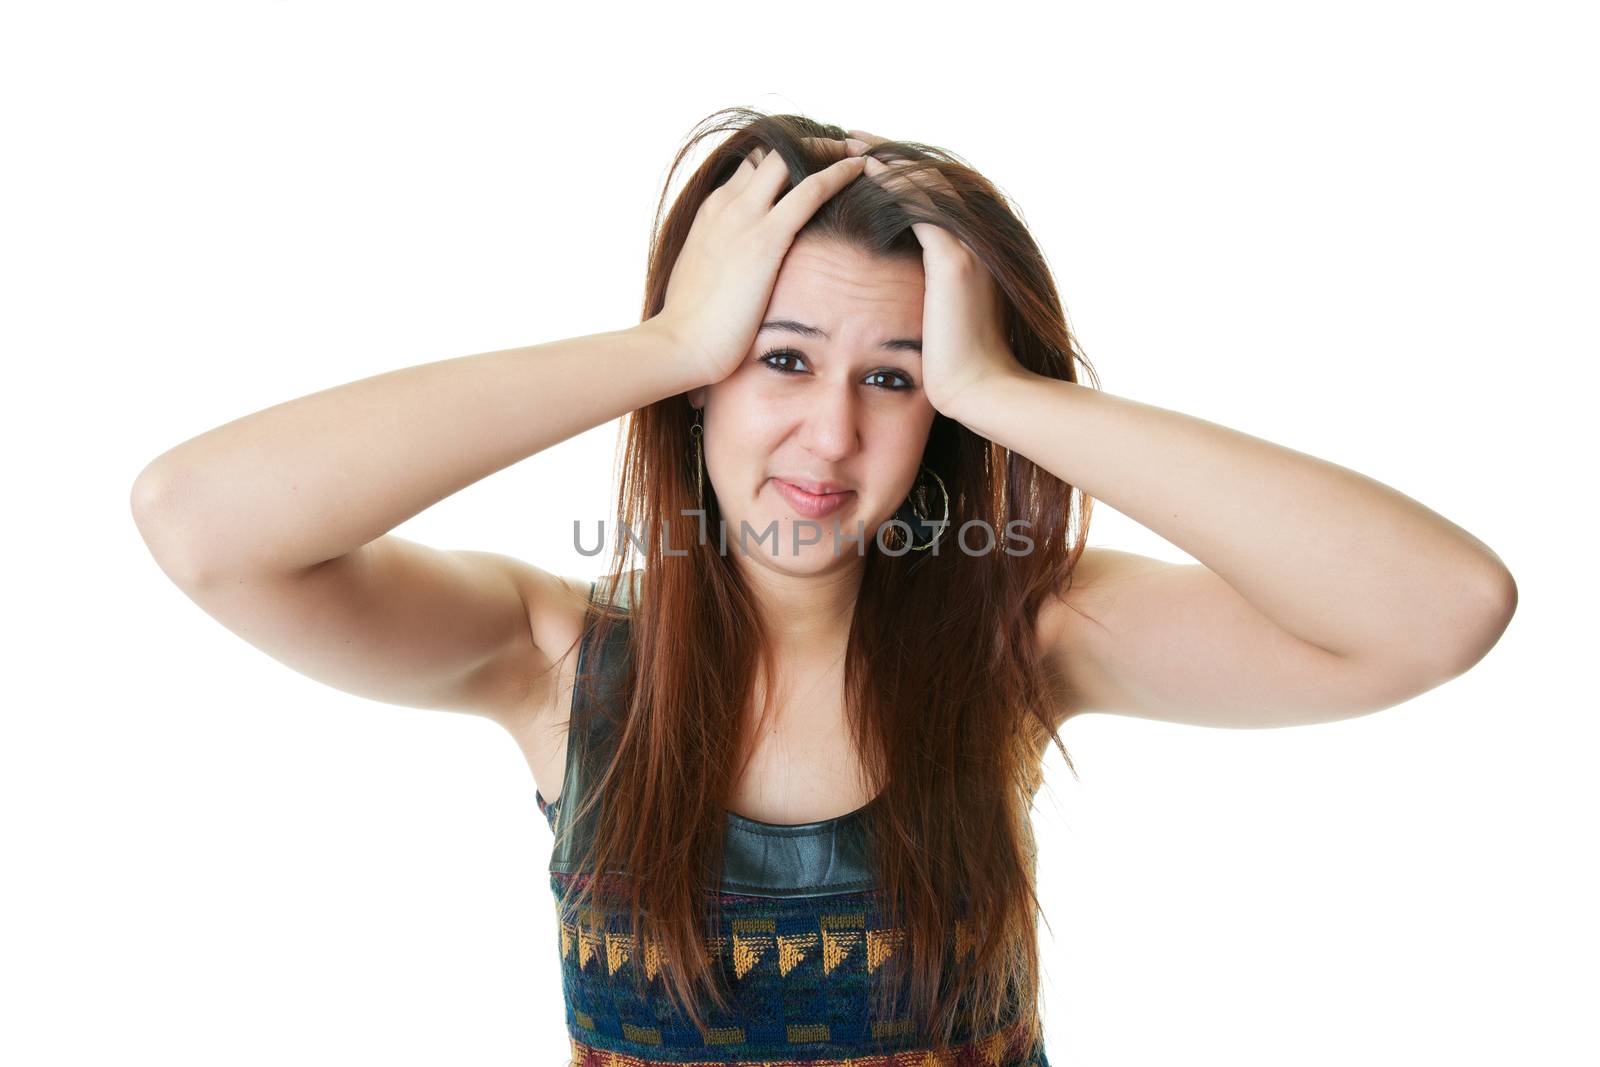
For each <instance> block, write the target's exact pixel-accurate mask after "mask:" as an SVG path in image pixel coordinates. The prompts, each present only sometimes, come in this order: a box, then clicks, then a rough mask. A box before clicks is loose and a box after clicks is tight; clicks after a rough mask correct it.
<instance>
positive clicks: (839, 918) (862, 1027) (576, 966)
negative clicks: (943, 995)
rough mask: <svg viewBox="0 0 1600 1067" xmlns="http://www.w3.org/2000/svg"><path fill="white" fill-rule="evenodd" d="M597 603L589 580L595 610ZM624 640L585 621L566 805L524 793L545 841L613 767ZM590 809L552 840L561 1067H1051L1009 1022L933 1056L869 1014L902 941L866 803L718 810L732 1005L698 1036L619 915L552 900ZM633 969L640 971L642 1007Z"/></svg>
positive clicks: (723, 957)
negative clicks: (880, 878) (813, 813)
mask: <svg viewBox="0 0 1600 1067" xmlns="http://www.w3.org/2000/svg"><path fill="white" fill-rule="evenodd" d="M629 578H630V579H632V578H633V575H630V576H629ZM629 585H630V582H629V581H624V582H623V583H621V584H620V585H619V586H618V594H617V598H616V600H615V601H614V606H615V607H618V608H622V609H625V610H626V609H627V608H629V606H630V604H629V599H630V597H629V594H628V592H627V590H628V588H629ZM595 593H596V585H595V583H591V587H590V598H591V600H593V598H594V596H595ZM590 621H592V620H590ZM626 630H627V626H626V623H623V624H620V625H616V626H614V627H613V629H612V630H611V632H610V633H609V634H608V635H607V640H606V641H605V642H604V643H603V644H601V643H599V642H595V641H591V640H590V638H591V629H590V626H589V625H588V624H587V623H586V625H585V630H584V640H583V642H582V644H580V646H579V652H578V672H579V675H580V677H581V676H582V675H583V673H584V672H585V671H586V670H587V671H595V672H597V673H598V680H597V683H596V684H597V687H598V688H597V691H596V694H595V700H594V701H593V702H591V701H590V700H588V699H586V697H587V694H586V693H584V691H583V690H582V689H581V688H575V690H574V695H573V703H572V717H571V725H570V728H569V729H570V732H569V735H568V743H567V759H566V772H565V778H564V780H563V783H562V788H561V795H560V796H559V797H557V799H556V800H555V801H553V802H547V801H546V800H545V798H544V796H543V795H542V794H540V793H538V792H537V791H536V792H535V797H536V799H537V802H538V805H539V810H540V811H541V812H542V813H543V814H544V816H545V818H546V820H547V821H548V822H549V824H550V829H551V831H552V832H553V833H559V831H560V830H561V828H562V825H563V819H562V815H563V813H564V812H565V811H568V810H572V809H574V808H575V807H576V804H577V802H576V801H573V800H572V799H571V798H574V797H581V796H582V795H583V793H584V790H585V787H586V786H587V785H588V784H589V783H591V782H593V781H595V780H597V779H598V777H599V775H600V774H601V773H602V772H603V770H604V768H605V767H606V766H607V763H608V761H609V757H610V755H611V750H610V747H609V746H610V743H611V738H612V734H613V731H614V726H613V725H612V720H609V719H608V718H607V716H605V715H604V714H601V713H599V711H598V709H597V708H596V706H595V705H596V704H600V705H602V706H606V707H615V706H617V705H616V703H615V701H616V700H617V699H618V698H619V697H620V689H621V686H622V684H623V683H622V681H621V679H622V678H623V676H624V668H625V662H624V661H625V656H626ZM621 706H624V707H625V706H626V702H625V701H624V702H622V705H621ZM601 807H603V805H601V806H597V808H595V809H591V811H589V812H587V813H585V821H586V822H588V823H589V825H587V826H582V827H579V828H578V830H577V831H575V832H574V833H573V834H571V835H569V838H568V839H567V840H565V841H563V840H559V839H558V840H557V842H556V846H555V848H554V849H553V850H552V852H551V857H550V865H549V872H550V889H551V892H552V893H553V894H554V897H555V903H556V914H557V920H558V922H559V924H560V940H559V950H560V956H561V979H562V988H563V992H564V994H565V999H566V1022H567V1030H568V1034H569V1037H570V1039H571V1043H572V1060H571V1067H650V1065H653V1064H658V1063H660V1064H720V1063H761V1064H796V1065H800V1064H805V1065H834V1064H837V1065H838V1067H912V1065H916V1067H934V1065H939V1067H1049V1061H1048V1060H1047V1059H1046V1057H1045V1054H1044V1048H1043V1046H1042V1044H1035V1045H1034V1046H1033V1047H1027V1046H1026V1043H1025V1042H1024V1040H1023V1039H1022V1036H1021V1034H1020V1032H1019V1031H1018V1028H1017V1027H1014V1026H1013V1027H1010V1028H1007V1029H1005V1030H1001V1031H999V1032H996V1033H992V1034H986V1035H983V1036H981V1037H979V1038H977V1039H975V1040H966V1041H962V1042H959V1043H957V1044H955V1045H954V1047H953V1048H951V1049H949V1050H947V1051H946V1052H945V1053H943V1054H936V1053H934V1052H933V1051H932V1050H931V1048H929V1047H928V1046H926V1045H920V1044H918V1043H917V1041H916V1040H915V1038H914V1033H913V1030H912V1027H911V1020H910V1019H909V1018H893V1017H891V1018H878V1017H876V1016H875V1015H874V1014H873V1009H874V1005H873V1000H874V997H873V995H872V994H873V992H875V990H876V986H875V985H874V984H873V982H874V977H875V975H876V974H877V973H878V971H879V968H880V965H881V964H882V963H883V961H884V960H885V959H886V958H887V957H888V956H889V954H891V953H892V952H894V951H895V949H896V947H897V945H898V944H899V938H898V937H897V936H896V935H897V931H895V930H894V929H892V928H890V927H888V926H887V925H886V922H885V921H884V920H883V919H882V917H881V916H880V911H879V907H878V900H877V898H876V897H875V895H874V893H873V887H874V885H875V882H874V879H873V875H872V868H871V863H870V854H869V852H868V849H867V847H866V840H867V837H866V820H867V818H868V817H869V816H870V814H871V811H872V808H873V804H872V803H868V804H867V805H866V806H864V807H862V808H858V809H856V810H855V811H852V812H849V813H848V814H845V815H841V816H838V817H837V818H832V819H823V820H819V821H817V822H809V823H801V824H794V825H779V824H775V823H766V822H761V821H759V820H756V819H749V818H746V817H744V816H742V815H738V814H736V813H734V812H728V813H726V814H727V826H726V832H725V837H724V840H725V845H724V861H723V869H722V878H721V884H720V886H719V887H718V891H717V896H718V897H719V898H720V903H721V908H720V911H721V919H720V923H719V926H718V931H717V936H716V937H714V938H708V939H707V942H706V943H707V948H708V952H709V955H710V958H711V959H712V960H713V961H716V966H717V967H718V969H719V970H720V971H721V973H722V980H723V987H724V988H726V989H727V990H729V991H730V994H729V995H730V1008H731V1011H730V1012H728V1013H718V1012H717V1011H716V1010H715V1008H714V1006H713V1005H712V1004H711V1003H710V1002H709V1001H706V1002H703V1003H702V1004H700V1005H699V1006H700V1008H701V1010H702V1011H703V1012H705V1013H706V1022H707V1029H705V1030H701V1029H699V1028H697V1027H696V1026H695V1024H694V1023H693V1021H692V1020H691V1019H690V1018H689V1017H688V1016H687V1015H686V1014H685V1013H683V1012H681V1011H680V1010H679V1009H678V1008H677V1006H676V1005H674V1004H672V1003H671V1001H670V1000H669V999H668V997H667V995H666V992H665V989H664V978H663V976H662V974H661V971H660V969H659V967H658V966H657V961H656V954H655V953H654V952H652V951H643V952H641V951H638V949H637V947H636V946H635V945H634V944H633V943H632V937H631V933H630V930H629V927H630V924H629V921H628V916H627V914H625V908H624V909H619V910H618V911H617V912H616V913H614V914H613V913H606V912H604V911H603V910H602V908H601V907H594V908H591V909H589V910H588V911H586V912H584V913H582V914H581V915H576V916H573V915H568V914H567V911H568V910H570V909H567V908H564V907H563V906H562V905H563V901H564V900H565V899H566V896H567V894H568V893H569V891H571V890H572V889H573V887H574V886H575V885H577V884H578V883H579V881H580V879H583V878H585V877H586V874H585V868H584V866H583V864H582V857H583V855H584V849H585V845H586V843H587V842H588V841H589V840H591V839H592V837H593V832H594V827H593V820H595V819H596V818H598V817H599V809H600V808H601ZM708 918H709V917H708ZM956 927H957V928H956V929H955V930H954V931H952V932H951V937H950V939H949V944H948V945H947V950H948V951H951V952H954V953H960V952H961V951H963V950H964V949H970V942H971V931H969V930H968V929H967V928H966V926H965V924H964V923H962V922H960V921H958V922H957V923H956ZM649 947H650V948H653V947H654V946H649ZM634 968H643V969H644V971H645V974H644V976H643V977H644V978H645V979H646V984H645V985H644V988H645V990H646V996H644V997H642V998H641V997H640V996H639V993H638V991H637V989H636V988H635V984H634V983H635V981H636V979H637V977H638V976H637V975H636V974H635V973H634V971H633V969H634Z"/></svg>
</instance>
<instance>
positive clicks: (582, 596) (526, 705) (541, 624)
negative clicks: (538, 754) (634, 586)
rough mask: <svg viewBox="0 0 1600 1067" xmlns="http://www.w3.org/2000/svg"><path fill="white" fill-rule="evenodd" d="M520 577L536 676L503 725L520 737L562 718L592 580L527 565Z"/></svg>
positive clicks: (505, 718)
mask: <svg viewBox="0 0 1600 1067" xmlns="http://www.w3.org/2000/svg"><path fill="white" fill-rule="evenodd" d="M517 581H518V584H519V587H520V588H521V590H522V597H523V602H524V603H525V604H527V606H528V630H529V633H530V634H531V635H532V654H533V656H534V659H535V668H534V670H533V671H532V672H530V673H531V674H532V676H533V679H534V680H533V684H532V685H531V686H530V687H529V690H528V693H527V699H526V700H525V701H523V702H522V703H521V704H520V705H519V706H518V707H517V708H516V709H515V710H514V711H512V712H510V713H508V714H507V715H506V716H504V718H503V722H502V725H504V726H505V727H506V728H507V729H508V730H510V731H511V732H512V733H513V734H516V735H517V736H518V740H519V741H521V740H523V734H524V733H525V731H526V730H527V729H528V728H530V727H533V726H535V725H542V724H545V723H548V722H549V721H550V720H551V719H552V718H560V717H561V715H560V714H559V713H560V712H561V711H562V709H563V707H564V701H563V696H564V695H565V694H567V693H570V692H571V689H572V686H571V681H572V678H573V676H574V674H575V661H576V659H577V654H576V653H577V646H578V640H579V638H580V637H581V636H582V633H583V623H584V617H585V614H586V612H587V609H588V602H589V590H590V583H591V581H592V579H589V578H582V577H573V576H570V575H562V574H553V573H551V572H549V571H543V570H539V569H537V568H532V567H529V568H524V569H521V570H520V571H519V574H518V576H517Z"/></svg>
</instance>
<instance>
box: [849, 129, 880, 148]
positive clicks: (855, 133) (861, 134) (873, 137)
mask: <svg viewBox="0 0 1600 1067" xmlns="http://www.w3.org/2000/svg"><path fill="white" fill-rule="evenodd" d="M847 132H848V133H849V134H850V136H851V137H854V138H856V139H857V140H859V141H864V142H866V144H868V145H869V146H870V145H879V144H882V143H883V142H884V141H886V140H888V138H886V137H879V136H878V135H877V134H875V133H868V132H867V131H866V130H849V131H847Z"/></svg>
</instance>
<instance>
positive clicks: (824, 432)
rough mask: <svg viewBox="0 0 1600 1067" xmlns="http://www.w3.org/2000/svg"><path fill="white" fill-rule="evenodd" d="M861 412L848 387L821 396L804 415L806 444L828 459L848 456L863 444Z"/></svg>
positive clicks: (812, 450) (818, 454)
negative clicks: (857, 408)
mask: <svg viewBox="0 0 1600 1067" xmlns="http://www.w3.org/2000/svg"><path fill="white" fill-rule="evenodd" d="M859 414H860V413H859V412H858V411H857V410H856V405H855V403H854V402H853V401H852V399H851V397H850V394H849V390H848V389H843V390H839V391H832V390H830V391H828V395H827V396H825V397H824V396H818V397H817V398H816V403H814V404H813V405H810V406H808V407H807V409H806V413H805V415H804V418H805V435H804V443H805V446H806V448H807V449H809V450H810V451H811V452H812V453H813V454H815V455H817V456H820V457H822V458H823V459H828V460H839V459H843V458H845V457H846V456H849V455H850V454H852V453H853V452H855V450H856V449H857V448H859V447H860V442H861V429H860V426H859V425H858V422H859Z"/></svg>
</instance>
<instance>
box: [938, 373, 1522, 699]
mask: <svg viewBox="0 0 1600 1067" xmlns="http://www.w3.org/2000/svg"><path fill="white" fill-rule="evenodd" d="M950 406H953V407H954V411H953V412H946V413H947V414H950V415H951V417H952V418H956V419H958V420H959V421H961V422H962V423H964V424H965V425H967V426H969V427H971V428H972V429H973V430H974V431H975V432H977V433H979V434H982V435H983V436H984V437H987V438H989V439H990V440H992V441H995V442H996V443H998V444H1000V445H1002V446H1004V447H1006V448H1009V449H1011V450H1012V451H1014V452H1018V453H1021V454H1022V455H1024V456H1027V457H1028V458H1029V459H1030V460H1032V461H1033V462H1035V463H1037V464H1039V465H1040V466H1042V467H1044V468H1045V469H1047V470H1049V471H1050V473H1052V474H1054V475H1055V476H1056V477H1058V478H1061V479H1062V480H1064V481H1066V482H1069V483H1071V484H1072V485H1074V486H1077V487H1078V488H1079V489H1081V490H1082V491H1083V492H1085V493H1087V494H1088V495H1090V496H1092V497H1094V498H1095V499H1096V500H1100V501H1104V502H1105V503H1106V504H1109V505H1110V506H1111V507H1113V508H1116V509H1117V510H1118V511H1120V512H1122V513H1123V514H1124V515H1127V516H1128V517H1129V518H1132V519H1134V520H1136V521H1137V522H1139V523H1141V524H1143V525H1144V526H1146V527H1148V528H1149V529H1151V530H1153V531H1155V532H1156V533H1158V534H1160V535H1161V536H1162V537H1164V538H1166V539H1167V540H1169V541H1171V542H1172V543H1173V544H1175V545H1177V546H1178V547H1179V548H1181V549H1183V550H1184V551H1185V552H1188V553H1189V554H1190V555H1191V556H1193V557H1194V558H1195V559H1197V560H1199V561H1200V562H1201V563H1202V564H1204V565H1205V566H1206V567H1207V568H1209V569H1210V570H1211V571H1212V572H1214V573H1215V574H1216V575H1218V576H1220V577H1221V578H1222V579H1223V580H1224V581H1225V582H1226V583H1227V584H1228V586H1230V587H1231V588H1232V590H1233V591H1236V592H1237V594H1238V595H1239V596H1241V597H1243V598H1244V600H1246V601H1248V603H1249V604H1251V605H1253V606H1254V608H1255V609H1256V610H1257V611H1259V612H1260V613H1261V614H1262V615H1264V616H1265V617H1266V618H1267V619H1269V620H1271V622H1273V623H1275V624H1276V625H1277V627H1279V628H1280V629H1281V630H1283V631H1284V632H1285V633H1287V634H1289V635H1292V636H1293V637H1296V638H1298V639H1299V640H1300V641H1302V642H1306V643H1308V644H1310V645H1313V646H1316V647H1317V648H1320V649H1323V650H1326V651H1327V652H1328V653H1331V654H1332V655H1335V656H1338V657H1341V658H1344V659H1346V660H1351V661H1356V662H1359V663H1361V664H1364V665H1366V666H1368V667H1370V668H1373V669H1374V670H1383V671H1388V672H1391V674H1392V673H1393V672H1421V674H1414V675H1412V676H1423V675H1426V676H1429V677H1434V678H1435V684H1436V681H1437V672H1438V671H1439V670H1441V669H1443V670H1449V671H1458V670H1460V669H1464V668H1462V667H1461V665H1462V664H1463V663H1465V664H1470V663H1472V662H1475V661H1476V660H1477V659H1478V658H1480V657H1481V656H1482V655H1483V654H1484V653H1485V652H1486V651H1487V650H1488V649H1489V648H1490V647H1491V646H1493V644H1494V642H1495V641H1496V640H1498V638H1499V636H1500V634H1501V632H1502V631H1503V630H1504V629H1505V626H1506V624H1507V622H1508V621H1509V619H1510V616H1511V612H1512V610H1513V609H1514V606H1515V604H1516V585H1515V583H1514V582H1513V581H1512V578H1511V574H1510V572H1509V571H1508V570H1507V569H1506V567H1505V565H1504V564H1503V563H1502V562H1501V561H1500V559H1499V557H1498V556H1496V555H1495V553H1494V552H1493V551H1491V550H1490V549H1489V548H1488V546H1486V545H1485V544H1483V542H1481V541H1479V540H1478V539H1477V538H1475V537H1473V536H1472V535H1471V534H1469V533H1468V532H1467V531H1465V530H1463V529H1462V528H1461V527H1459V526H1457V525H1455V524H1454V523H1452V522H1450V521H1449V520H1447V519H1445V518H1444V517H1442V516H1440V515H1438V514H1436V513H1434V512H1432V511H1430V510H1429V509H1427V508H1426V507H1423V506H1422V505H1421V504H1419V503H1418V502H1417V501H1415V500H1412V499H1411V498H1410V497H1407V496H1405V495H1403V494H1401V493H1399V492H1397V491H1395V490H1394V489H1391V488H1389V487H1388V486H1385V485H1383V484H1381V483H1379V482H1377V481H1374V480H1373V479H1371V478H1368V477H1366V476H1365V475H1362V474H1358V473H1356V472H1355V471H1352V470H1349V469H1347V468H1344V467H1340V466H1338V465H1336V464H1333V463H1329V462H1327V461H1325V460H1321V459H1317V458H1316V457H1314V456H1309V455H1306V454H1305V453H1302V452H1297V451H1294V450H1293V449H1290V448H1286V447H1284V446H1281V445H1277V444H1273V443H1271V442H1269V441H1264V440H1262V439H1260V438H1257V437H1252V436H1250V435H1248V434H1245V433H1241V432H1239V431H1237V430H1232V429H1229V428H1227V427H1225V426H1219V425H1217V424H1216V423H1212V422H1207V421H1205V420H1204V419H1199V418H1195V417H1193V416H1190V415H1185V414H1182V413H1180V412H1176V411H1168V410H1165V409H1163V408H1159V407H1154V406H1152V405H1149V404H1143V403H1139V402H1137V401H1134V400H1130V399H1127V398H1125V397H1120V396H1115V395H1112V394H1108V393H1104V392H1101V391H1098V390H1095V389H1090V388H1087V387H1085V386H1082V385H1079V384H1076V383H1073V382H1067V381H1062V380H1059V379H1055V378H1048V377H1044V376H1041V375H1036V374H1032V373H1030V372H1028V371H1026V370H1023V369H1021V368H1018V371H1017V372H1012V373H1004V374H994V375H990V376H989V377H986V378H984V379H983V380H982V381H981V382H980V383H979V384H978V385H976V386H974V387H973V388H971V389H968V390H967V391H966V392H965V393H963V394H962V395H961V396H960V397H959V398H958V399H957V400H955V401H953V402H952V403H951V405H950ZM1172 607H1173V608H1175V609H1177V610H1180V611H1181V610H1182V607H1183V606H1182V605H1172Z"/></svg>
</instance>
